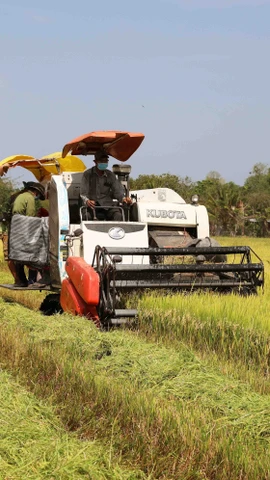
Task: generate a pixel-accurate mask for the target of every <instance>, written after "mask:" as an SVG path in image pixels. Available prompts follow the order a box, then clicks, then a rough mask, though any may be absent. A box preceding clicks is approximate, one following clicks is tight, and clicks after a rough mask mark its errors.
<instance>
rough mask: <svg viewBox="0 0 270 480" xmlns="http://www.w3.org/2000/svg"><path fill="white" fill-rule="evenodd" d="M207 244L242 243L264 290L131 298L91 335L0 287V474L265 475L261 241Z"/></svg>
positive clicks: (265, 324)
mask: <svg viewBox="0 0 270 480" xmlns="http://www.w3.org/2000/svg"><path fill="white" fill-rule="evenodd" d="M218 241H219V242H220V243H221V244H222V245H250V246H251V247H252V248H253V249H254V251H255V252H256V253H257V254H258V256H259V257H260V258H261V259H262V260H263V262H264V265H265V289H264V292H259V293H258V295H256V296H254V295H252V296H249V297H240V296H237V295H224V296H220V295H217V294H213V293H193V294H191V295H176V296H166V297H164V296H160V295H154V294H150V295H143V296H142V297H141V298H137V299H135V301H136V302H137V304H138V308H139V321H138V325H137V326H136V327H133V328H130V329H118V330H115V331H111V332H100V331H98V330H97V329H96V328H95V327H94V326H93V325H92V324H91V322H89V321H88V320H86V319H83V318H78V317H72V316H70V315H67V314H63V315H55V316H52V317H44V316H42V315H41V314H40V313H39V312H38V308H39V305H40V303H41V301H42V298H43V297H44V294H41V293H39V292H9V291H7V290H4V289H0V293H1V299H0V324H1V328H0V365H1V370H0V382H1V395H0V399H1V400H0V408H1V416H0V478H1V480H2V479H3V480H4V479H22V478H23V479H28V478H29V479H30V478H31V479H35V480H37V479H39V478H40V479H44V478H48V479H71V478H74V479H77V478H89V479H97V480H98V479H103V478H104V479H105V478H106V479H107V478H108V479H109V478H111V479H115V478H117V479H118V478H119V479H134V480H135V479H151V480H154V479H166V480H170V479H177V480H182V479H184V480H185V479H188V480H193V479H202V480H203V479H213V480H214V479H228V480H229V479H230V480H232V479H233V480H235V479H239V480H240V479H241V480H243V479H246V480H253V479H254V480H255V479H256V480H267V479H270V468H269V458H270V448H269V447H270V444H269V441H270V411H269V410H270V409H269V405H270V321H269V318H270V315H269V305H270V303H269V301H270V282H269V275H270V273H269V272H270V270H269V260H270V256H269V251H270V239H256V238H252V239H251V238H218ZM0 267H1V268H0V280H1V282H2V283H6V282H8V281H11V276H10V274H9V272H8V270H7V268H6V265H5V263H4V262H3V261H1V265H0ZM133 300H134V299H133Z"/></svg>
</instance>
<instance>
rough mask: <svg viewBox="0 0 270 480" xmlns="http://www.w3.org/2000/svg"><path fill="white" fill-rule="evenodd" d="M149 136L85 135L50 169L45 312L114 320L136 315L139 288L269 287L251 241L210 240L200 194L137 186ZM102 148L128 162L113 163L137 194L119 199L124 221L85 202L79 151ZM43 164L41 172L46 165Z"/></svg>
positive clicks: (105, 321)
mask: <svg viewBox="0 0 270 480" xmlns="http://www.w3.org/2000/svg"><path fill="white" fill-rule="evenodd" d="M143 139H144V135H143V134H140V133H138V134H137V133H130V132H119V131H107V132H92V133H90V134H86V135H83V136H81V137H78V138H76V139H75V140H73V141H71V142H69V143H68V144H66V145H65V146H64V148H63V151H62V154H61V158H59V156H58V167H57V169H56V166H54V167H52V166H51V167H50V172H49V173H50V175H49V180H48V175H44V178H46V182H45V183H46V185H47V189H48V191H49V201H50V208H49V219H48V257H49V268H50V284H49V285H46V289H47V290H48V289H50V290H51V292H50V293H49V295H48V296H47V297H46V298H45V300H44V301H43V303H42V305H41V310H42V311H43V312H44V313H45V314H49V313H51V312H54V311H55V310H57V307H56V305H59V306H61V309H62V310H64V311H67V312H71V313H73V314H75V315H83V316H86V317H88V318H89V319H91V320H93V321H94V322H95V323H96V325H97V326H108V325H112V324H117V323H122V322H123V321H126V319H128V318H131V317H135V316H136V315H137V310H136V308H133V305H132V302H130V297H131V296H132V295H131V294H133V293H134V292H141V291H143V290H147V291H149V290H150V289H161V290H162V293H165V292H168V291H171V292H174V293H175V292H176V293H177V292H180V291H185V292H187V291H194V290H198V289H199V290H205V289H211V290H215V291H221V292H232V291H233V292H237V293H240V294H241V293H244V294H249V293H256V291H257V289H258V288H259V287H262V286H263V282H264V278H263V275H264V267H263V263H262V262H261V260H260V259H259V258H258V257H257V256H256V254H255V253H254V252H253V251H252V250H251V249H250V248H249V247H221V246H220V245H219V244H218V243H217V242H216V241H215V240H214V239H211V238H210V237H209V219H208V213H207V210H206V208H205V207H204V206H203V205H199V203H198V202H197V199H196V198H195V197H194V199H193V201H192V202H191V203H186V202H185V200H184V199H183V198H182V197H181V196H180V195H179V194H178V193H176V192H174V191H173V190H171V189H169V188H155V189H145V190H134V191H130V185H129V178H130V171H131V167H130V166H129V165H127V164H126V163H125V162H126V161H127V160H128V159H129V158H130V156H131V155H132V154H133V153H134V152H135V151H136V150H137V148H138V147H139V146H140V144H141V142H142V141H143ZM100 148H102V149H103V150H104V151H106V153H107V154H108V155H110V156H112V157H113V158H115V159H117V160H119V161H120V162H121V163H120V164H116V165H114V166H113V167H112V170H113V172H114V173H115V175H116V176H117V177H118V179H119V181H120V182H121V183H122V185H123V187H124V189H125V193H126V196H129V197H131V198H132V204H131V205H130V206H129V207H126V206H124V205H117V208H118V209H119V208H120V209H121V212H122V221H121V222H120V221H117V222H116V221H107V220H106V221H105V220H100V219H99V220H98V219H97V218H96V217H97V215H95V212H94V215H93V212H91V213H92V216H89V211H88V208H86V206H85V205H83V203H82V201H81V197H80V185H81V181H82V175H83V172H84V170H85V168H86V167H85V166H84V165H83V164H82V162H81V160H79V159H78V158H77V157H76V155H90V154H94V153H95V152H96V151H97V150H98V149H100ZM67 158H68V159H69V162H67ZM72 159H74V161H72ZM75 159H76V160H75ZM28 161H30V160H28ZM62 162H63V163H62ZM65 162H66V163H65ZM76 162H77V163H76ZM80 162H81V163H80ZM0 165H1V163H0ZM59 165H60V166H59ZM75 166H76V168H75ZM72 167H74V168H72ZM38 168H39V170H38V172H40V168H41V164H39V166H38ZM43 168H45V164H43ZM46 168H47V171H48V170H49V167H48V166H46ZM32 171H33V170H32ZM33 173H34V172H33ZM36 178H38V177H37V175H36ZM39 180H40V178H39ZM110 208H111V207H110ZM6 287H8V285H6ZM30 288H31V287H30Z"/></svg>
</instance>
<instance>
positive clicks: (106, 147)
mask: <svg viewBox="0 0 270 480" xmlns="http://www.w3.org/2000/svg"><path fill="white" fill-rule="evenodd" d="M143 139H144V135H143V134H142V133H132V132H122V131H118V130H107V131H98V132H90V133H86V134H85V135H81V136H80V137H77V138H75V139H74V140H72V141H71V142H69V143H67V144H66V145H65V146H64V147H63V150H62V157H63V158H65V157H66V155H67V154H68V153H71V154H72V155H94V154H95V153H96V152H97V151H98V150H103V151H105V152H106V153H107V154H108V155H111V156H112V157H114V158H116V160H120V162H126V160H128V159H129V158H130V157H131V155H133V153H134V152H136V150H137V148H139V146H140V145H141V143H142V141H143Z"/></svg>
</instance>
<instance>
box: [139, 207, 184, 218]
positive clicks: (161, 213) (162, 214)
mask: <svg viewBox="0 0 270 480" xmlns="http://www.w3.org/2000/svg"><path fill="white" fill-rule="evenodd" d="M146 216H147V217H151V218H176V219H177V220H182V219H184V220H186V219H187V217H186V214H185V212H183V211H182V210H156V209H155V208H153V209H151V210H150V209H146Z"/></svg>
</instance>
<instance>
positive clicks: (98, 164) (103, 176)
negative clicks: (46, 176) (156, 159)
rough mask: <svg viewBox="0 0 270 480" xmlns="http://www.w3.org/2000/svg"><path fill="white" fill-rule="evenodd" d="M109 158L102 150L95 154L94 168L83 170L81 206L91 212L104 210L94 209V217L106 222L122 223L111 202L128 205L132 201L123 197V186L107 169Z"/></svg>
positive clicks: (119, 213)
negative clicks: (115, 201) (116, 201)
mask: <svg viewBox="0 0 270 480" xmlns="http://www.w3.org/2000/svg"><path fill="white" fill-rule="evenodd" d="M108 162H109V156H108V155H107V153H106V152H104V151H103V150H98V151H97V152H96V153H95V158H94V163H95V166H94V167H92V168H89V169H88V170H85V172H84V174H83V177H82V182H81V192H80V195H81V199H82V201H83V204H84V205H85V206H87V207H89V208H90V209H92V210H93V212H94V208H95V207H96V206H100V207H103V206H104V208H98V209H96V217H97V218H99V217H102V218H104V217H105V219H106V220H113V221H122V220H123V218H122V213H121V210H120V209H119V208H115V207H114V208H110V206H111V207H113V205H114V202H113V200H114V199H116V200H118V202H119V203H125V204H130V203H132V200H131V199H130V198H129V197H126V196H125V191H124V187H123V185H122V184H121V183H120V181H119V180H118V179H117V177H116V176H115V174H114V173H113V172H111V171H110V170H108V169H107V167H108Z"/></svg>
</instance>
